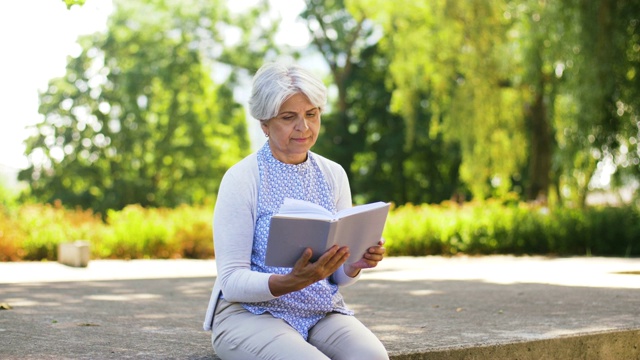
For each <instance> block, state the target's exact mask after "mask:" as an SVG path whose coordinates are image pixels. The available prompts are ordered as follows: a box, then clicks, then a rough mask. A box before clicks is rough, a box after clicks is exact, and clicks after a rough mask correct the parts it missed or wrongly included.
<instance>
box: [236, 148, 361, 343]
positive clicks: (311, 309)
mask: <svg viewBox="0 0 640 360" xmlns="http://www.w3.org/2000/svg"><path fill="white" fill-rule="evenodd" d="M257 160H258V170H259V173H260V185H259V191H258V209H257V212H258V213H257V221H256V228H255V233H254V237H253V250H252V252H251V270H253V271H259V272H263V273H272V274H287V273H289V272H290V271H291V268H282V267H271V266H266V265H265V264H264V259H265V254H266V251H267V238H268V236H269V223H270V221H271V216H273V215H274V214H276V213H277V212H278V210H279V209H280V206H281V205H282V203H283V202H284V199H285V198H292V199H298V200H306V201H310V202H312V203H315V204H318V205H320V206H322V207H324V208H326V209H327V210H329V211H331V212H334V213H335V212H336V204H335V203H334V201H333V194H332V192H331V189H330V188H329V185H328V183H327V180H326V179H325V178H324V175H323V173H322V171H321V170H320V167H319V166H318V164H317V162H316V160H315V159H314V156H313V153H311V152H309V154H308V156H307V160H306V161H305V162H303V163H301V164H296V165H292V164H285V163H283V162H281V161H279V160H277V159H276V158H274V157H273V154H272V153H271V149H270V148H269V143H268V142H267V143H265V145H264V146H263V147H262V148H261V149H260V150H259V151H258V153H257ZM242 305H243V306H244V308H245V309H247V310H248V311H250V312H251V313H253V314H262V313H264V312H269V313H271V314H272V315H273V316H275V317H277V318H280V319H283V320H284V321H286V322H287V323H289V324H290V325H291V326H292V327H293V328H295V329H296V330H297V331H298V332H299V333H300V334H301V335H302V336H303V337H304V339H305V340H306V339H307V338H308V335H309V329H311V328H312V327H313V326H314V325H315V324H316V323H317V322H318V321H319V320H320V319H322V318H323V317H324V316H325V315H326V314H327V313H330V312H332V311H336V312H340V313H343V314H347V315H353V311H351V310H349V309H348V308H347V307H346V305H345V303H344V300H343V298H342V295H341V294H340V293H339V292H338V285H336V284H334V283H332V282H330V281H329V279H328V278H327V279H324V280H321V281H318V282H316V283H314V284H312V285H310V286H308V287H306V288H304V289H302V290H300V291H296V292H292V293H289V294H286V295H283V296H280V297H278V298H277V299H273V300H270V301H264V302H258V303H243V304H242Z"/></svg>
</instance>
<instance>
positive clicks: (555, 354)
mask: <svg viewBox="0 0 640 360" xmlns="http://www.w3.org/2000/svg"><path fill="white" fill-rule="evenodd" d="M391 359H392V360H427V359H428V360H475V359H477V360H480V359H482V360H484V359H491V360H513V359H517V360H545V359H594V360H595V359H598V360H620V359H627V360H633V359H640V330H623V331H612V332H603V333H598V334H584V335H574V336H560V337H557V338H551V339H545V340H536V341H527V342H519V343H509V344H497V345H487V346H478V347H470V348H463V349H461V348H452V349H447V350H433V351H426V352H421V353H407V354H395V355H393V354H392V355H391Z"/></svg>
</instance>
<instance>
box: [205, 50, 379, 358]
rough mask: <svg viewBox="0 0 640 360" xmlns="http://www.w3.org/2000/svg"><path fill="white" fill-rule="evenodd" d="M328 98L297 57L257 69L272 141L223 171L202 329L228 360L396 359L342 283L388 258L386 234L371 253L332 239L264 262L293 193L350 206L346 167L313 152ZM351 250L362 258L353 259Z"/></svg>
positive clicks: (256, 90) (257, 102)
mask: <svg viewBox="0 0 640 360" xmlns="http://www.w3.org/2000/svg"><path fill="white" fill-rule="evenodd" d="M326 102H327V90H326V87H325V86H324V84H323V83H322V81H320V80H319V79H318V78H316V77H315V76H313V75H312V74H311V73H310V72H308V71H307V70H305V69H303V68H301V67H299V66H297V65H295V64H284V63H268V64H265V65H264V66H263V67H261V68H260V69H259V70H258V72H257V73H256V74H255V76H254V79H253V89H252V94H251V99H250V100H249V105H250V111H251V115H252V116H253V117H254V118H256V119H258V120H259V121H260V125H261V128H262V131H263V132H264V134H265V136H266V137H267V138H268V139H267V141H266V142H265V144H264V146H262V148H261V149H259V150H258V151H257V152H255V153H253V154H251V155H249V156H247V157H246V158H245V159H243V160H241V161H240V162H238V163H237V164H235V165H234V166H233V167H231V168H230V169H229V170H228V171H227V173H226V174H225V175H224V177H223V179H222V182H221V184H220V189H219V192H218V197H217V202H216V206H215V211H214V218H213V229H214V239H215V241H214V245H215V254H216V265H217V270H218V278H217V279H216V282H215V285H214V287H213V292H212V294H211V300H210V302H209V308H208V310H207V315H206V319H205V322H204V328H205V330H212V344H213V348H214V350H215V351H216V353H217V355H218V356H220V357H221V358H222V359H242V360H246V359H368V360H375V359H388V355H387V351H386V349H385V348H384V346H383V345H382V343H381V342H380V341H379V340H378V338H377V337H376V336H375V335H374V334H373V333H372V332H371V331H370V330H369V329H367V328H366V327H365V326H364V325H363V324H362V323H361V322H360V321H358V320H357V319H356V318H355V317H354V316H353V311H351V310H350V309H349V308H348V307H347V306H346V304H345V302H344V300H343V298H342V295H341V294H340V291H339V288H340V287H342V286H348V285H351V284H353V283H355V282H356V281H357V280H358V278H359V276H360V270H361V269H365V268H372V267H375V266H376V265H377V264H378V262H380V261H381V260H382V258H383V256H384V252H385V249H384V247H383V244H384V242H383V240H381V241H380V243H379V244H378V245H377V246H373V247H371V248H369V249H368V250H367V252H366V253H365V254H350V253H349V249H348V248H347V247H338V246H334V247H333V248H331V249H329V250H327V251H326V252H325V253H324V254H322V256H321V257H320V258H319V259H318V260H317V261H315V262H311V260H310V259H311V257H312V253H311V249H308V248H307V249H306V250H305V251H304V253H303V254H302V256H301V257H300V259H298V261H297V262H296V264H295V266H294V267H293V268H284V267H270V266H267V265H265V254H266V247H267V237H268V234H269V223H270V219H271V216H273V215H274V214H275V213H277V212H278V209H279V208H280V206H281V205H282V203H283V202H284V199H285V198H294V199H299V200H306V201H310V202H313V203H315V204H318V205H320V206H322V207H324V208H326V209H327V210H329V211H332V212H336V211H339V210H342V209H344V208H348V207H351V206H352V202H351V190H350V188H349V182H348V179H347V176H346V173H345V171H344V169H343V168H342V167H341V166H340V165H339V164H337V163H335V162H333V161H331V160H329V159H327V158H324V157H322V156H320V155H318V154H316V153H313V152H311V151H310V149H311V147H312V146H313V145H314V144H315V142H316V140H317V138H318V134H319V132H320V123H321V121H320V115H321V113H322V110H323V109H324V106H325V104H326ZM349 256H358V257H360V259H359V260H358V261H356V262H354V263H352V264H349V265H347V264H345V261H346V260H347V258H348V257H349Z"/></svg>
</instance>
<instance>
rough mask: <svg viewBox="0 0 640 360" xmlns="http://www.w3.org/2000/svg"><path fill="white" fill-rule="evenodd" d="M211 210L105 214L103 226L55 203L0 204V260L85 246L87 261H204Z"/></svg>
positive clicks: (53, 255) (86, 213) (209, 250)
mask: <svg viewBox="0 0 640 360" xmlns="http://www.w3.org/2000/svg"><path fill="white" fill-rule="evenodd" d="M211 214H212V212H211V209H210V208H208V207H188V206H179V207H176V208H174V209H166V208H157V209H147V208H143V207H141V206H139V205H129V206H127V207H125V208H124V209H122V210H119V211H116V210H109V211H108V213H107V218H106V222H104V221H102V219H101V216H99V215H97V214H95V213H93V212H92V211H91V210H82V209H79V208H78V209H75V210H71V209H66V208H64V207H62V206H60V204H59V203H56V204H53V205H52V204H31V205H21V206H18V207H16V208H13V209H9V208H6V207H3V206H0V229H1V230H0V261H18V260H56V259H57V256H58V254H57V251H58V245H59V244H61V243H67V242H74V241H76V240H84V241H88V242H89V243H90V244H91V258H92V259H148V258H153V259H177V258H195V259H210V258H211V257H213V242H212V241H211V239H212V236H213V235H212V231H211Z"/></svg>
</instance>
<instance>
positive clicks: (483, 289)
mask: <svg viewBox="0 0 640 360" xmlns="http://www.w3.org/2000/svg"><path fill="white" fill-rule="evenodd" d="M215 275H216V268H215V261H214V260H132V261H119V260H92V261H90V262H89V265H88V267H86V268H72V267H68V266H65V265H61V264H58V263H55V262H16V263H0V359H203V360H204V359H217V357H216V355H215V354H214V352H213V350H212V348H211V341H210V334H209V333H208V332H205V331H203V330H202V320H203V316H204V313H205V310H206V306H207V302H208V299H209V294H210V291H211V287H212V284H213V281H214V278H215ZM341 291H342V293H343V295H344V297H345V300H346V302H347V304H348V305H349V306H350V307H351V308H352V309H353V310H354V311H355V312H356V316H357V317H358V318H359V319H360V320H361V321H362V322H363V323H365V325H367V326H368V327H369V328H370V329H371V330H372V331H373V332H374V333H375V334H376V335H377V336H378V337H379V338H380V339H381V341H382V342H383V343H384V344H385V346H386V347H387V350H388V351H389V354H390V357H391V358H392V359H394V360H414V359H498V360H499V359H520V360H523V359H612V360H613V359H615V360H618V359H624V360H627V359H640V259H637V258H631V259H630V258H601V257H570V258H547V257H515V256H483V257H467V256H460V257H453V258H444V257H436V256H427V257H388V258H386V259H385V260H384V261H383V262H381V263H380V265H379V266H378V267H377V268H375V269H370V270H367V271H365V272H364V273H363V275H362V278H361V280H360V281H359V282H358V283H356V284H355V285H353V286H350V287H346V288H343V289H342V290H341Z"/></svg>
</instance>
